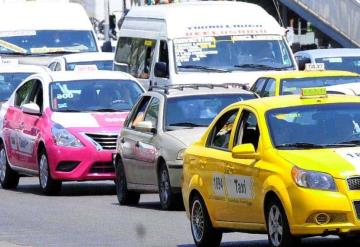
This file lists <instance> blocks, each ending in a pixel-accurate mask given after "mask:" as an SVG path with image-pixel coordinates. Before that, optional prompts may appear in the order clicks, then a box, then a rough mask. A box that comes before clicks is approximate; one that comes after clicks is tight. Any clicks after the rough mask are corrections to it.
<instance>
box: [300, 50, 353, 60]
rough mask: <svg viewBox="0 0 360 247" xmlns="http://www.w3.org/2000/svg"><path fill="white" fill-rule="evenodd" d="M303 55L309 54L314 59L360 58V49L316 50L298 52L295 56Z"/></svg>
mask: <svg viewBox="0 0 360 247" xmlns="http://www.w3.org/2000/svg"><path fill="white" fill-rule="evenodd" d="M301 54H309V55H311V56H312V57H314V58H321V57H336V56H341V57H354V56H355V57H356V56H360V49H359V48H333V49H314V50H305V51H298V52H296V53H295V56H297V55H301Z"/></svg>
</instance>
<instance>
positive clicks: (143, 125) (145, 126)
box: [135, 121, 156, 134]
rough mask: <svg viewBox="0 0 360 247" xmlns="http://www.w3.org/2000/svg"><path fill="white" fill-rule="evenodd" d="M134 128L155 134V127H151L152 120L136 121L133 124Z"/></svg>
mask: <svg viewBox="0 0 360 247" xmlns="http://www.w3.org/2000/svg"><path fill="white" fill-rule="evenodd" d="M135 129H136V130H139V131H144V132H151V133H153V134H156V128H154V127H153V125H152V122H150V121H141V122H138V123H137V124H136V125H135Z"/></svg>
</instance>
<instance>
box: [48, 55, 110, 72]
mask: <svg viewBox="0 0 360 247" xmlns="http://www.w3.org/2000/svg"><path fill="white" fill-rule="evenodd" d="M113 60H114V53H111V52H85V53H76V54H68V55H63V56H59V57H56V58H54V59H53V60H52V61H51V62H50V64H49V65H48V68H49V69H50V70H52V71H70V70H79V69H81V68H84V67H88V68H93V70H112V68H113Z"/></svg>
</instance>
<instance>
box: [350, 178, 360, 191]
mask: <svg viewBox="0 0 360 247" xmlns="http://www.w3.org/2000/svg"><path fill="white" fill-rule="evenodd" d="M347 183H348V185H349V190H360V177H352V178H348V179H347Z"/></svg>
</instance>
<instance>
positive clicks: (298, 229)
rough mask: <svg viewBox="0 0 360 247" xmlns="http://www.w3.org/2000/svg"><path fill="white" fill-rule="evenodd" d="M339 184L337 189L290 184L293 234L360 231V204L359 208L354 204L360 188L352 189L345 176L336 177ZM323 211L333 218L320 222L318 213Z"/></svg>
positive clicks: (290, 221) (358, 197)
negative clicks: (330, 189) (310, 187)
mask: <svg viewBox="0 0 360 247" xmlns="http://www.w3.org/2000/svg"><path fill="white" fill-rule="evenodd" d="M336 184H337V187H338V191H336V192H331V191H321V190H312V189H306V188H299V187H295V186H294V187H291V188H289V191H288V192H289V196H290V201H291V206H292V210H291V211H292V214H290V215H291V216H290V217H289V219H288V220H289V223H290V230H291V232H292V234H294V235H327V234H346V233H349V232H358V231H360V217H359V216H360V212H359V211H360V207H357V210H356V207H355V204H354V202H356V201H359V200H360V190H349V189H348V187H347V183H346V181H345V180H343V179H336ZM288 212H289V211H288ZM320 213H322V214H326V215H328V216H329V218H328V220H329V221H328V222H325V223H323V224H319V222H317V220H316V217H317V215H318V214H320ZM358 215H359V216H358Z"/></svg>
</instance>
